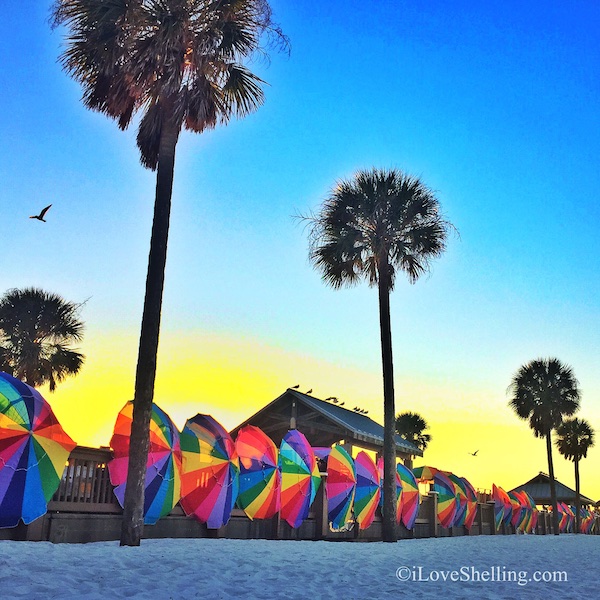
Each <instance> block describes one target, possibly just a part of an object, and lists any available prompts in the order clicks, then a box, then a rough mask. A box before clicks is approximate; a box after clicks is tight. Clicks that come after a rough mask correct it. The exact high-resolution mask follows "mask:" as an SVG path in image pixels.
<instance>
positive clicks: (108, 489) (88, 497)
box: [48, 446, 121, 513]
mask: <svg viewBox="0 0 600 600" xmlns="http://www.w3.org/2000/svg"><path fill="white" fill-rule="evenodd" d="M111 458H112V452H111V450H110V448H86V447H83V446H77V448H75V449H74V450H73V451H72V452H71V455H70V456H69V460H68V461H67V464H66V465H65V470H64V472H63V475H62V478H61V480H60V484H59V486H58V490H56V493H55V494H54V496H53V497H52V500H51V501H50V503H49V504H48V510H49V511H62V512H90V513H96V512H100V513H105V512H110V513H112V512H120V511H121V507H120V506H119V504H118V503H117V500H116V498H115V495H114V493H113V486H112V485H111V483H110V478H109V476H108V467H107V465H108V461H110V460H111Z"/></svg>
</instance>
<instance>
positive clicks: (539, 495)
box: [510, 472, 595, 504]
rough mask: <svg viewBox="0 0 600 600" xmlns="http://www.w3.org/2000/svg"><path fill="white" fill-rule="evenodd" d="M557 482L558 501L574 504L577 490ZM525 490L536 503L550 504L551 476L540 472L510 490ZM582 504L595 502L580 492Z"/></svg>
mask: <svg viewBox="0 0 600 600" xmlns="http://www.w3.org/2000/svg"><path fill="white" fill-rule="evenodd" d="M555 484H556V499H557V501H558V502H566V503H567V504H573V503H574V502H575V490H573V489H571V488H570V487H568V486H566V485H565V484H564V483H561V482H560V481H557V480H555ZM521 490H525V491H526V492H527V493H528V494H529V495H530V496H531V497H532V498H533V499H534V500H535V502H536V504H550V502H551V501H550V477H548V475H546V474H545V473H542V472H540V473H539V474H538V475H536V476H535V477H534V478H533V479H531V480H529V481H528V482H527V483H523V484H521V485H518V486H517V487H515V488H513V489H512V490H510V491H511V492H513V491H521ZM580 497H581V503H582V504H595V502H594V501H593V500H591V499H590V498H588V497H587V496H584V495H583V494H580Z"/></svg>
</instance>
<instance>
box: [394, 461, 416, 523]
mask: <svg viewBox="0 0 600 600" xmlns="http://www.w3.org/2000/svg"><path fill="white" fill-rule="evenodd" d="M396 470H397V471H398V476H399V477H400V481H401V482H402V503H401V504H402V523H404V526H405V527H406V529H412V528H413V527H414V526H415V521H416V520H417V515H418V514H419V500H420V498H419V496H420V494H419V484H418V483H417V480H416V479H415V476H414V475H413V472H412V471H411V470H410V469H409V468H408V467H405V466H404V465H403V464H401V463H398V464H397V465H396Z"/></svg>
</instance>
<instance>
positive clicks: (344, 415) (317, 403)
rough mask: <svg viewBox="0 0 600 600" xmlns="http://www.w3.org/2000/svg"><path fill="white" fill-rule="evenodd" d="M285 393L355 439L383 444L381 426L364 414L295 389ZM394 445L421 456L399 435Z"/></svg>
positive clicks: (416, 449)
mask: <svg viewBox="0 0 600 600" xmlns="http://www.w3.org/2000/svg"><path fill="white" fill-rule="evenodd" d="M286 393H291V394H293V395H294V396H296V397H297V398H298V399H299V400H300V401H301V402H303V403H304V404H306V405H307V406H310V407H311V408H312V409H314V410H315V411H317V412H319V413H321V414H322V415H323V416H324V417H325V418H326V419H330V420H332V421H334V422H336V423H337V424H338V425H341V426H342V427H345V428H347V429H349V430H350V431H352V432H353V433H354V435H355V436H356V438H357V439H361V438H364V440H365V441H368V442H371V443H376V444H381V445H383V426H382V425H380V424H379V423H377V422H376V421H373V419H370V418H369V417H367V416H366V415H361V414H360V413H357V412H355V411H353V410H348V409H346V408H344V407H343V406H339V405H338V404H333V403H332V402H325V401H323V400H319V399H318V398H314V397H313V396H307V395H306V394H302V393H301V392H298V391H296V390H287V392H286ZM396 445H397V446H398V448H400V449H401V450H404V451H405V452H406V453H408V454H413V455H415V456H423V452H422V451H421V450H420V449H419V448H417V447H416V446H415V445H414V444H412V443H411V442H409V441H407V440H405V439H404V438H402V437H400V436H399V435H397V436H396Z"/></svg>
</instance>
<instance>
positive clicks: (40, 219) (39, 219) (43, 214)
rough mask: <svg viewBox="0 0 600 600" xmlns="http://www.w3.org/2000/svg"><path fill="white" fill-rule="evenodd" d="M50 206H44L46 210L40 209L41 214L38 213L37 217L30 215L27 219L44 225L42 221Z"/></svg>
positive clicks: (44, 220)
mask: <svg viewBox="0 0 600 600" xmlns="http://www.w3.org/2000/svg"><path fill="white" fill-rule="evenodd" d="M51 206H52V204H48V206H46V208H42V212H40V214H39V215H31V216H30V217H29V218H30V219H37V220H38V221H43V222H44V223H45V222H46V219H44V216H45V215H46V213H47V212H48V210H49V209H50V207H51Z"/></svg>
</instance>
